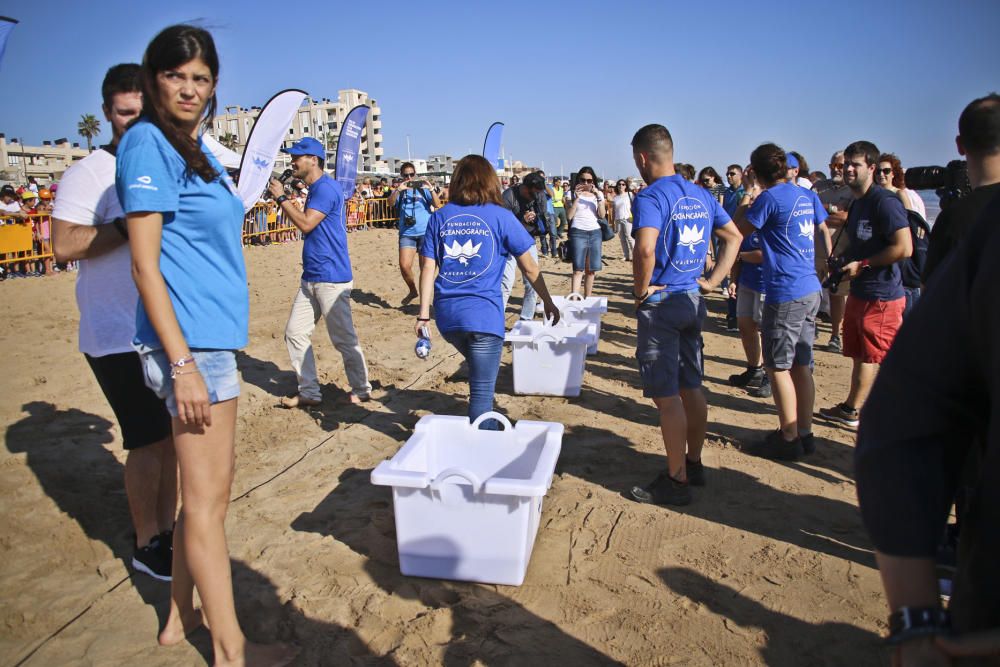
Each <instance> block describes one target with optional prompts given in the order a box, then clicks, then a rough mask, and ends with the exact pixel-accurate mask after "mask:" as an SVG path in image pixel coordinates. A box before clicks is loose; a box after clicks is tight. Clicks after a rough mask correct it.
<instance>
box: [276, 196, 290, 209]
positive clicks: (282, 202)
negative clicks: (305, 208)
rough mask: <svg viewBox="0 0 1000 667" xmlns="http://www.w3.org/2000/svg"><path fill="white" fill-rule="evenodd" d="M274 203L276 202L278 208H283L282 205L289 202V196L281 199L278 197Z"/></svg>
mask: <svg viewBox="0 0 1000 667" xmlns="http://www.w3.org/2000/svg"><path fill="white" fill-rule="evenodd" d="M274 201H275V203H277V204H278V206H281V205H282V204H284V203H285V202H286V201H288V195H281V196H280V197H278V198H277V199H275V200H274Z"/></svg>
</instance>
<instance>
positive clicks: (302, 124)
mask: <svg viewBox="0 0 1000 667" xmlns="http://www.w3.org/2000/svg"><path fill="white" fill-rule="evenodd" d="M361 104H365V105H368V106H369V107H371V110H370V111H369V112H368V119H367V120H366V122H365V129H364V135H363V136H362V139H361V151H360V154H359V157H360V160H359V162H358V171H359V172H372V171H374V170H375V166H376V163H377V162H379V161H380V160H381V159H382V109H381V108H379V106H378V103H377V102H376V101H375V100H374V99H372V98H370V97H369V96H368V93H366V92H364V91H361V90H355V89H353V88H350V89H347V90H339V91H337V99H336V100H330V99H328V98H325V97H324V98H322V99H319V100H314V99H312V98H311V97H306V98H305V100H303V101H302V106H301V107H300V108H299V111H298V113H296V114H295V118H294V119H293V120H292V126H291V127H290V128H289V130H288V135H287V136H286V137H285V141H284V146H286V147H287V146H291V145H292V144H293V143H295V142H296V141H298V140H299V139H302V138H303V137H314V138H316V139H318V140H319V141H321V142H323V145H325V146H326V151H327V170H328V171H332V170H333V161H334V158H335V156H336V154H337V138H338V137H339V136H340V126H341V123H343V122H344V118H345V117H346V116H347V114H348V113H349V112H350V111H351V109H353V108H354V107H356V106H358V105H361ZM258 114H260V107H250V108H244V107H239V106H228V107H226V108H225V113H221V114H219V115H217V116H216V117H215V122H214V123H213V126H212V135H213V136H214V137H215V138H216V139H218V140H219V141H220V142H222V143H223V144H225V145H227V146H229V147H230V148H232V149H233V150H235V151H236V152H237V153H242V152H243V149H244V148H246V145H247V138H248V136H249V135H250V128H252V127H253V122H254V119H255V118H256V117H257V115H258ZM290 162H291V159H290V158H289V157H288V155H285V154H284V153H281V154H279V155H278V159H277V160H276V161H275V163H274V169H275V170H276V171H282V170H284V169H285V168H286V167H288V165H289V164H290Z"/></svg>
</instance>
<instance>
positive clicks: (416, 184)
mask: <svg viewBox="0 0 1000 667" xmlns="http://www.w3.org/2000/svg"><path fill="white" fill-rule="evenodd" d="M406 187H408V188H413V189H414V190H419V189H420V188H422V187H424V182H423V181H410V182H409V183H408V184H407V186H406Z"/></svg>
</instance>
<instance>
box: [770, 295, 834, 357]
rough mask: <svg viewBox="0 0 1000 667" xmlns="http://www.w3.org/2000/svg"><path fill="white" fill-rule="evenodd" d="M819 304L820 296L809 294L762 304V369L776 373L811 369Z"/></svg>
mask: <svg viewBox="0 0 1000 667" xmlns="http://www.w3.org/2000/svg"><path fill="white" fill-rule="evenodd" d="M819 301H820V293H819V292H812V293H811V294H806V295H805V296H804V297H802V298H801V299H792V300H790V301H782V302H781V303H767V302H765V303H764V315H763V317H762V318H761V323H760V338H761V343H762V346H763V352H764V365H765V366H767V367H768V368H774V369H776V370H779V371H787V370H788V369H790V368H791V367H792V366H812V363H813V341H815V339H816V313H817V312H819Z"/></svg>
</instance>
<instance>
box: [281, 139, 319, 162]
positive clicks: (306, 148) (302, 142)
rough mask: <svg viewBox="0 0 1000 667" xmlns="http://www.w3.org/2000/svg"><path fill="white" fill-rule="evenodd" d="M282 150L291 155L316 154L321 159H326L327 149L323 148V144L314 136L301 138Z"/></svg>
mask: <svg viewBox="0 0 1000 667" xmlns="http://www.w3.org/2000/svg"><path fill="white" fill-rule="evenodd" d="M281 152H282V153H288V154H289V155H315V156H316V157H318V158H319V159H320V160H325V159H326V149H324V148H323V144H321V143H319V141H317V140H316V139H313V138H312V137H304V138H302V139H299V140H298V141H296V142H295V143H294V144H292V145H291V146H289V147H288V148H282V149H281Z"/></svg>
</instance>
